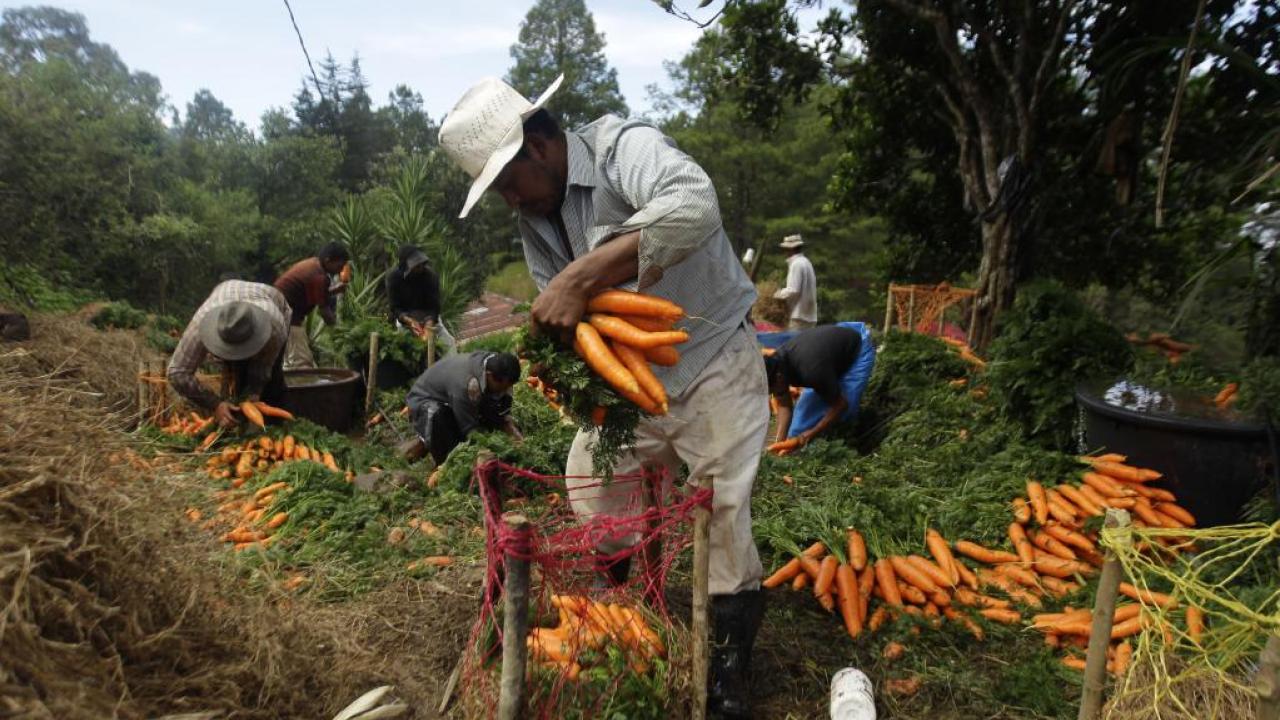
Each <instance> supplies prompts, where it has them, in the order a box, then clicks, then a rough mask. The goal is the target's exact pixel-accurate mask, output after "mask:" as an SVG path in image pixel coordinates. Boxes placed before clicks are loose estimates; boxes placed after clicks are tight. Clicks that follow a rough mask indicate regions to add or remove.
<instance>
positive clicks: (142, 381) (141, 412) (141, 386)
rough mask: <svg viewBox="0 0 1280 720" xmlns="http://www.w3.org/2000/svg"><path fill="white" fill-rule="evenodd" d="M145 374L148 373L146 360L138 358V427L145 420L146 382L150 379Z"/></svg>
mask: <svg viewBox="0 0 1280 720" xmlns="http://www.w3.org/2000/svg"><path fill="white" fill-rule="evenodd" d="M147 375H148V373H147V363H146V361H143V360H139V361H138V427H142V425H143V424H144V423H145V422H146V420H147V383H149V382H150V381H151V379H150V378H149V377H147Z"/></svg>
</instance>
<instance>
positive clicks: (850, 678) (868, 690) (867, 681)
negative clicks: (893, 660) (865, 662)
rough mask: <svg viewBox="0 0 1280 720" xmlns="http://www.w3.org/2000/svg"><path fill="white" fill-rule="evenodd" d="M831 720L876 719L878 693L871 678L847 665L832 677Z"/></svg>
mask: <svg viewBox="0 0 1280 720" xmlns="http://www.w3.org/2000/svg"><path fill="white" fill-rule="evenodd" d="M831 720H876V694H875V688H874V687H873V686H872V685H871V678H869V677H867V676H866V674H865V673H863V672H862V671H861V670H859V669H857V668H852V667H847V668H845V669H843V670H841V671H840V672H838V673H836V675H835V677H833V678H831Z"/></svg>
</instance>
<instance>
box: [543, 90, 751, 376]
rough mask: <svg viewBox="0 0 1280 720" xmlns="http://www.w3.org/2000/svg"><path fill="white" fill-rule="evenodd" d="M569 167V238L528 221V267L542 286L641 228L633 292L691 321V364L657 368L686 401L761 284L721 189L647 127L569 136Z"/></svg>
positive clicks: (607, 123) (548, 223)
mask: <svg viewBox="0 0 1280 720" xmlns="http://www.w3.org/2000/svg"><path fill="white" fill-rule="evenodd" d="M565 137H566V142H567V144H568V170H569V176H568V178H567V180H566V185H567V187H566V188H565V198H564V203H563V204H562V205H561V207H560V215H561V219H562V220H563V221H564V229H565V231H566V232H567V233H568V237H567V238H562V237H561V236H560V233H559V231H558V229H557V228H556V223H555V222H554V221H553V220H552V219H551V218H541V217H532V216H525V215H521V216H520V223H519V224H520V236H521V238H522V239H523V240H524V253H525V260H526V262H527V263H528V265H529V272H530V273H531V274H532V275H533V279H534V282H535V283H537V285H538V288H539V289H542V288H545V287H546V286H547V283H548V282H549V281H550V280H551V278H552V277H553V276H555V275H556V273H558V272H560V271H561V270H562V269H564V267H565V266H566V265H568V264H569V263H570V262H572V261H573V260H574V259H575V258H578V257H581V256H582V255H585V254H586V253H588V252H590V251H592V250H594V249H595V248H597V247H599V246H600V244H602V243H604V242H608V241H609V240H611V239H612V238H614V237H616V236H618V235H621V234H623V233H628V232H632V231H635V230H639V231H640V250H639V255H640V257H639V263H640V268H639V274H638V277H639V278H640V282H639V283H638V284H637V283H636V282H632V283H629V284H628V285H626V286H625V287H626V288H627V289H632V290H634V289H637V287H639V288H641V289H643V290H644V291H645V292H646V293H650V294H653V295H657V296H660V297H665V298H667V299H669V300H672V301H673V302H675V303H677V304H679V305H680V306H681V307H683V308H684V310H685V313H686V314H687V315H688V316H689V318H688V319H687V320H685V321H684V322H683V323H682V325H683V326H684V327H685V328H686V329H687V330H688V331H689V341H688V342H687V343H685V344H683V345H681V346H680V353H681V360H680V363H679V364H678V365H676V366H675V367H670V368H656V372H657V374H658V376H659V377H660V378H661V379H662V381H663V384H665V385H666V387H667V391H668V393H670V394H671V395H672V396H673V397H678V396H679V395H681V394H682V393H683V392H684V391H685V389H686V388H688V387H689V385H690V384H692V383H693V381H694V379H696V378H697V377H698V375H699V374H701V373H702V370H703V369H704V368H705V367H706V366H707V364H708V363H709V362H711V360H712V359H713V358H714V357H715V356H716V354H717V353H719V351H720V349H721V348H723V347H724V344H725V343H726V342H727V341H728V340H729V338H730V337H731V336H732V334H733V333H734V332H736V331H737V330H738V329H739V328H741V327H742V325H743V323H744V322H745V321H746V316H747V312H748V311H749V310H750V309H751V305H752V303H754V302H755V298H756V292H755V286H754V285H752V284H751V281H750V280H749V279H748V278H747V274H746V273H745V272H744V271H743V270H742V265H741V264H739V262H738V259H737V257H735V255H734V252H733V247H732V246H731V245H730V244H729V238H728V236H727V235H726V234H725V232H724V226H723V225H722V224H721V222H720V206H719V203H718V201H717V199H716V191H715V187H713V186H712V184H711V179H710V178H709V177H707V174H706V172H704V171H703V170H702V168H701V167H699V166H698V164H697V163H695V162H694V161H693V159H692V158H690V157H689V156H688V155H685V154H684V153H683V152H681V151H680V150H679V149H677V148H676V145H675V142H674V141H673V140H672V139H671V138H669V137H667V136H666V135H663V134H662V132H660V131H659V130H658V129H657V128H655V127H653V126H652V125H649V124H647V123H644V122H640V121H635V120H623V119H621V118H618V117H616V116H613V115H606V116H604V117H602V118H600V119H599V120H596V121H595V122H593V123H591V124H589V125H587V126H585V127H583V128H581V129H580V130H577V131H572V132H566V133H565Z"/></svg>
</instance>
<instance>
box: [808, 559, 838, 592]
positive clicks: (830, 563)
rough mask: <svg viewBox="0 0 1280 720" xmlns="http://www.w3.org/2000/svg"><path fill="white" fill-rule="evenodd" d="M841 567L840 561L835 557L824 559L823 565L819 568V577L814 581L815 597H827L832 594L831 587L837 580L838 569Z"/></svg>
mask: <svg viewBox="0 0 1280 720" xmlns="http://www.w3.org/2000/svg"><path fill="white" fill-rule="evenodd" d="M839 566H840V561H839V560H837V559H836V556H835V555H828V556H826V557H824V558H822V563H821V564H820V565H819V566H818V576H817V577H816V578H814V580H813V594H814V595H825V594H827V593H829V592H831V585H832V583H834V582H835V579H836V568H838V567H839Z"/></svg>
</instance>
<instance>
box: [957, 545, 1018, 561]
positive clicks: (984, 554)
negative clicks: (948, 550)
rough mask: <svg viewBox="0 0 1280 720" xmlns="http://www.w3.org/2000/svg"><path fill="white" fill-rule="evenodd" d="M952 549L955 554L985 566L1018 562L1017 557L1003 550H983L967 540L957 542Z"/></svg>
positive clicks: (983, 548)
mask: <svg viewBox="0 0 1280 720" xmlns="http://www.w3.org/2000/svg"><path fill="white" fill-rule="evenodd" d="M954 547H955V550H956V552H958V553H960V554H961V555H964V556H965V557H967V558H972V559H974V560H977V561H978V562H980V563H985V564H987V565H996V564H998V563H1006V562H1018V560H1019V557H1018V556H1017V555H1014V554H1013V553H1011V552H1008V551H1005V550H991V549H990V548H985V547H983V546H981V545H979V544H978V543H975V542H969V541H968V540H957V541H956V543H955V546H954Z"/></svg>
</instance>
